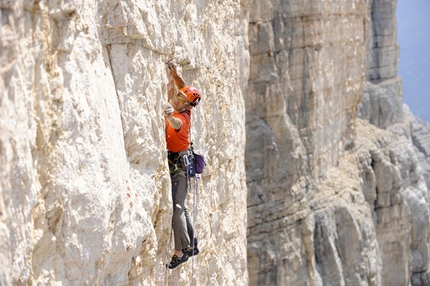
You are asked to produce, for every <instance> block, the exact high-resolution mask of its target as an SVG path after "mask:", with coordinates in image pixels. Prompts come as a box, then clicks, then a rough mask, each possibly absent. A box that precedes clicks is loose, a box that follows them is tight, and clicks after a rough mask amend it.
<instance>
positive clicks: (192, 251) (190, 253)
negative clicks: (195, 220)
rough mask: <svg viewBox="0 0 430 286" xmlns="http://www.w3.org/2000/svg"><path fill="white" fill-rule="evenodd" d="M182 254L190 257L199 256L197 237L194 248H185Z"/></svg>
mask: <svg viewBox="0 0 430 286" xmlns="http://www.w3.org/2000/svg"><path fill="white" fill-rule="evenodd" d="M182 252H183V253H186V254H188V256H189V257H191V256H194V255H197V254H199V252H200V250H199V248H198V247H197V237H196V238H194V248H184V249H182Z"/></svg>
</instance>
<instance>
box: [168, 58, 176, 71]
mask: <svg viewBox="0 0 430 286" xmlns="http://www.w3.org/2000/svg"><path fill="white" fill-rule="evenodd" d="M177 66H178V65H177V64H176V62H175V61H174V60H170V61H168V62H167V67H168V68H169V70H171V71H174V72H176V67H177Z"/></svg>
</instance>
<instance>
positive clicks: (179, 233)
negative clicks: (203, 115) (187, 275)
mask: <svg viewBox="0 0 430 286" xmlns="http://www.w3.org/2000/svg"><path fill="white" fill-rule="evenodd" d="M167 66H168V68H169V70H170V73H171V75H172V76H173V79H174V81H175V84H176V86H177V87H178V89H179V92H178V93H177V95H176V96H173V97H172V98H169V101H170V103H169V104H168V105H167V107H166V109H165V112H164V113H165V117H166V141H167V149H168V159H169V169H170V178H171V181H172V199H173V217H172V228H173V234H174V239H175V253H174V255H173V257H172V260H171V261H170V263H169V268H170V269H173V268H175V267H177V266H178V265H179V264H181V263H183V262H185V261H187V260H188V258H189V257H190V256H193V255H197V254H198V253H199V249H198V248H197V238H196V237H194V233H195V231H194V228H193V223H192V220H191V217H190V216H189V214H188V210H187V208H186V207H185V199H186V197H187V190H188V175H187V166H188V160H187V158H188V155H190V154H191V151H190V150H189V148H190V128H191V109H192V108H193V107H195V106H197V104H198V103H199V102H200V100H201V98H202V96H201V93H200V91H199V90H198V89H196V88H195V87H192V86H186V85H185V82H184V81H183V80H182V78H181V77H180V76H179V75H178V73H177V71H176V63H175V62H174V61H169V62H168V63H167Z"/></svg>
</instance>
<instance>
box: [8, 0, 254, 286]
mask: <svg viewBox="0 0 430 286" xmlns="http://www.w3.org/2000/svg"><path fill="white" fill-rule="evenodd" d="M249 4H250V3H249V1H241V2H239V1H222V2H216V1H203V2H202V1H192V2H190V1H181V0H180V1H173V2H171V1H115V0H103V1H81V0H70V1H44V0H42V1H27V0H25V1H24V0H18V1H2V2H1V4H0V7H1V12H2V13H1V15H2V25H1V30H0V33H1V34H0V35H1V36H0V39H1V41H0V62H1V76H0V86H1V89H0V90H1V94H0V100H1V101H0V110H1V121H0V130H1V131H0V133H1V135H0V163H1V166H2V167H1V169H0V170H1V189H0V192H1V197H0V241H1V244H0V245H1V250H2V251H1V254H0V261H1V262H0V269H1V270H0V284H2V285H21V284H37V285H39V284H40V285H48V284H50V285H54V284H56V285H60V284H61V285H95V284H98V285H158V284H160V283H162V282H163V283H170V284H175V285H176V283H179V284H190V283H191V282H194V283H195V285H207V284H212V285H226V284H232V283H238V284H241V285H245V284H247V281H248V280H247V279H248V275H247V264H246V185H245V176H244V173H245V169H244V163H243V157H244V148H237V146H244V144H245V127H244V103H243V95H242V87H243V86H244V85H245V84H246V80H247V78H248V72H249V64H248V61H249V60H248V50H247V41H246V33H247V23H248V18H247V13H248V7H249ZM171 57H174V58H175V59H176V60H177V61H178V63H179V66H180V72H181V74H182V75H183V77H184V79H185V81H186V82H187V83H188V84H192V85H195V86H197V87H198V88H199V89H200V90H201V91H202V92H203V94H204V100H203V102H202V103H201V104H200V105H199V106H198V108H197V109H196V110H195V112H194V113H193V118H192V120H193V131H192V136H193V141H194V142H195V146H196V150H197V151H198V152H200V153H202V154H204V155H205V156H206V158H207V163H208V165H207V169H206V172H205V174H204V175H203V176H202V178H201V180H200V182H199V193H198V195H199V202H198V207H197V209H194V203H193V199H196V197H195V196H193V195H192V194H190V201H189V205H190V209H192V211H193V213H194V214H195V215H197V218H196V226H197V231H198V236H199V241H200V244H199V246H200V247H201V250H202V252H201V254H199V256H197V257H196V258H193V259H192V260H191V259H190V262H189V263H187V264H186V265H184V266H183V267H180V268H179V269H177V270H174V271H169V272H166V270H165V269H166V268H165V266H164V265H165V263H166V262H167V260H168V257H167V255H166V254H167V253H166V250H168V251H169V256H170V255H171V251H172V250H173V243H172V241H171V240H170V235H171V232H170V221H171V215H172V211H171V210H172V207H171V194H170V179H169V175H168V169H167V161H166V151H165V150H166V147H165V137H164V118H163V110H164V103H165V102H166V100H167V93H168V92H174V91H173V90H172V88H173V84H172V80H171V79H170V78H169V77H168V72H167V70H166V67H165V64H164V63H165V62H166V61H167V60H168V59H169V58H171ZM221 249H222V253H223V254H219V252H220V250H221ZM227 253H228V255H227ZM197 269H198V271H197ZM193 273H194V274H195V275H194V278H193V276H192V274H193Z"/></svg>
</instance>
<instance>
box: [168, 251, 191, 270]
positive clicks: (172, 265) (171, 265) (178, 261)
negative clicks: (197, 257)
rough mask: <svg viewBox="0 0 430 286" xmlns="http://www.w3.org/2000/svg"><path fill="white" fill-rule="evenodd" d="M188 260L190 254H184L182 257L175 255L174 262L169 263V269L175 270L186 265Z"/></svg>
mask: <svg viewBox="0 0 430 286" xmlns="http://www.w3.org/2000/svg"><path fill="white" fill-rule="evenodd" d="M187 260H188V254H186V253H184V254H183V255H182V257H178V256H177V255H176V254H173V257H172V261H170V263H169V269H173V268H175V267H177V266H179V264H181V263H184V262H185V261H187Z"/></svg>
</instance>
